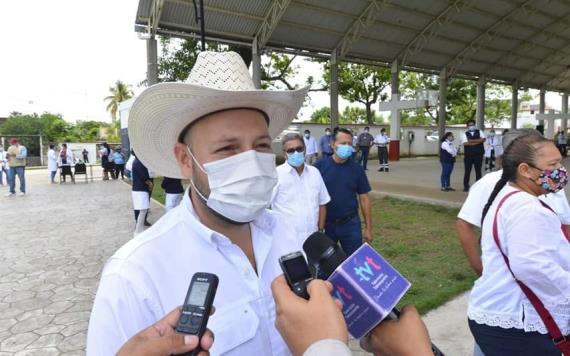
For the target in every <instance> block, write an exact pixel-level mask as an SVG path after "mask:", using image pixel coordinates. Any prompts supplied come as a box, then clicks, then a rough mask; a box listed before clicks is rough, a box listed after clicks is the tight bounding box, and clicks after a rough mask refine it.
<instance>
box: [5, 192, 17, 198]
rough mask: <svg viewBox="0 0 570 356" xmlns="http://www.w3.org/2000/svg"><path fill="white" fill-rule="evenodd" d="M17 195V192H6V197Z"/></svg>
mask: <svg viewBox="0 0 570 356" xmlns="http://www.w3.org/2000/svg"><path fill="white" fill-rule="evenodd" d="M15 195H16V193H6V194H4V196H5V197H13V196H15Z"/></svg>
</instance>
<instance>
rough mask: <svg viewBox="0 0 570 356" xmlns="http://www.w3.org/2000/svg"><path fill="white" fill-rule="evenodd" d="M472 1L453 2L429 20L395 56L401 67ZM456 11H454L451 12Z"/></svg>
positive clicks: (460, 0)
mask: <svg viewBox="0 0 570 356" xmlns="http://www.w3.org/2000/svg"><path fill="white" fill-rule="evenodd" d="M473 2H474V0H455V1H454V2H453V3H451V4H449V5H448V6H447V7H446V8H445V9H443V11H441V12H440V13H439V15H437V16H436V17H435V18H434V19H433V20H431V21H430V22H429V23H428V24H427V25H426V26H425V27H424V28H423V29H422V30H421V31H420V33H418V34H417V35H416V36H415V37H414V38H413V39H412V40H411V41H410V42H408V44H407V45H406V47H404V48H403V49H402V50H401V51H400V52H399V53H398V54H397V55H396V59H398V60H399V61H400V62H401V63H402V65H405V64H406V62H407V60H408V58H409V57H411V56H414V55H415V54H416V53H419V52H421V51H422V50H423V48H424V47H425V46H426V45H427V44H428V43H429V42H431V40H432V39H433V38H434V37H437V36H438V33H439V31H440V30H441V28H442V27H443V26H444V25H447V24H449V23H451V22H452V21H453V19H454V17H455V16H457V15H459V14H460V13H461V10H463V9H464V8H469V7H471V6H472V5H473ZM452 10H456V11H452Z"/></svg>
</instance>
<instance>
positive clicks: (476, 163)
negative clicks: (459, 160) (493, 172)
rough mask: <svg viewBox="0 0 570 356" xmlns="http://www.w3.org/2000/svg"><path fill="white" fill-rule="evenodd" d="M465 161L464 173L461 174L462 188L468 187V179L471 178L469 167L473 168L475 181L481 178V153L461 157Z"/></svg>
mask: <svg viewBox="0 0 570 356" xmlns="http://www.w3.org/2000/svg"><path fill="white" fill-rule="evenodd" d="M463 163H465V174H464V175H463V188H465V189H469V179H470V178H471V169H472V168H475V181H478V180H479V179H481V166H482V165H483V154H478V155H465V158H463Z"/></svg>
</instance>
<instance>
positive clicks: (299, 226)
mask: <svg viewBox="0 0 570 356" xmlns="http://www.w3.org/2000/svg"><path fill="white" fill-rule="evenodd" d="M282 144H283V153H284V154H285V157H287V161H286V162H285V163H283V164H282V165H280V166H279V167H277V174H278V176H279V181H278V183H277V186H276V187H275V189H274V190H273V197H272V198H271V208H272V210H274V211H277V212H280V213H282V214H284V215H286V216H287V217H288V218H289V219H288V221H289V222H290V223H291V224H292V225H293V226H292V227H293V228H294V229H295V231H296V232H297V237H298V238H299V242H300V243H301V244H302V243H303V242H305V240H306V239H307V237H309V235H311V234H312V233H313V232H315V231H317V230H319V231H324V229H325V221H326V216H327V207H326V204H327V203H328V202H329V201H330V200H331V198H330V196H329V193H328V191H327V188H326V186H325V183H324V181H323V178H322V177H321V173H320V172H319V170H318V169H316V168H315V167H313V166H309V165H307V164H305V163H304V162H305V157H304V151H305V149H306V148H305V146H304V144H303V139H302V138H301V136H299V135H297V134H293V133H292V134H287V135H285V137H283V140H282Z"/></svg>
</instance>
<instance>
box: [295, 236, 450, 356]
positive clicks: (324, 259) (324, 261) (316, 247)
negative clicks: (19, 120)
mask: <svg viewBox="0 0 570 356" xmlns="http://www.w3.org/2000/svg"><path fill="white" fill-rule="evenodd" d="M303 251H305V254H306V255H307V260H308V262H309V264H310V265H311V266H313V268H314V269H315V271H316V277H317V278H320V279H327V278H328V277H329V276H330V275H331V274H332V273H333V272H334V271H335V270H336V269H337V267H338V266H340V265H341V264H342V263H343V262H344V261H345V260H346V259H347V256H346V254H345V253H344V251H342V249H341V248H340V246H339V245H338V244H337V243H335V242H334V241H332V240H331V239H330V238H329V237H328V236H327V235H325V234H323V233H321V232H315V233H313V234H311V236H309V237H308V238H307V240H305V243H303ZM399 316H400V311H399V310H398V309H397V308H394V309H393V310H392V311H391V312H390V313H389V314H388V315H387V316H386V319H388V320H397V319H398V317H399ZM431 349H432V351H433V354H434V355H436V356H445V355H444V354H443V352H441V350H439V349H438V348H437V346H435V345H434V344H433V343H432V344H431Z"/></svg>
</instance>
